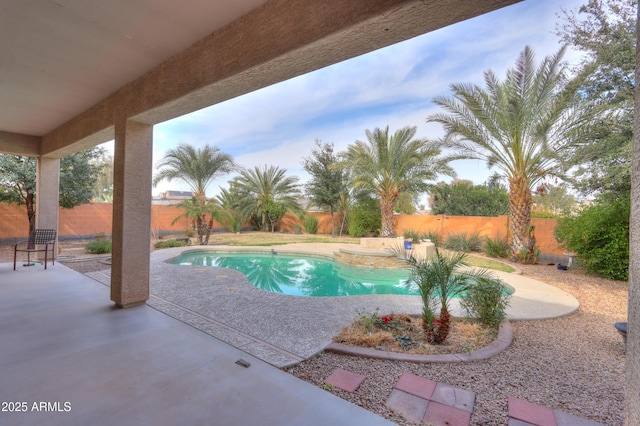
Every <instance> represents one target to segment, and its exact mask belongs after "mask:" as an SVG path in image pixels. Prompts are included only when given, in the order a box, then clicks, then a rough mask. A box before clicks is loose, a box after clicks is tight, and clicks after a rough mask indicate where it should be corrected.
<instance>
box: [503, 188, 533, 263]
mask: <svg viewBox="0 0 640 426" xmlns="http://www.w3.org/2000/svg"><path fill="white" fill-rule="evenodd" d="M531 205H532V199H531V189H530V188H529V182H528V180H527V179H526V178H525V177H523V176H520V177H515V178H512V179H509V208H510V210H511V220H510V221H509V227H510V231H511V261H512V262H518V261H520V262H523V263H529V262H531V261H532V260H533V252H534V247H533V246H534V245H535V239H534V238H532V236H533V230H532V229H531Z"/></svg>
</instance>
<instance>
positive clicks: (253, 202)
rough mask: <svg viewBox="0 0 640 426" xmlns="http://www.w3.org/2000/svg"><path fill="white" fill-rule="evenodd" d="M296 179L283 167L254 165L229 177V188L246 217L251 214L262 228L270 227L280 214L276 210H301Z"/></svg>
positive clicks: (273, 226) (272, 228) (272, 227)
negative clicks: (288, 174)
mask: <svg viewBox="0 0 640 426" xmlns="http://www.w3.org/2000/svg"><path fill="white" fill-rule="evenodd" d="M297 182H298V178H297V177H295V176H286V170H285V169H280V168H279V167H277V166H269V167H267V166H266V165H265V166H264V167H259V166H256V167H254V168H253V169H249V170H243V171H241V172H240V175H239V176H236V177H235V178H234V179H233V180H232V181H231V186H230V190H231V191H232V192H234V193H235V194H236V196H237V197H238V199H239V205H240V209H241V210H242V211H243V212H244V213H245V214H246V215H247V217H253V218H254V220H255V221H256V222H257V224H258V226H259V227H260V228H261V229H263V230H268V229H269V228H270V229H271V230H272V231H273V230H274V229H275V225H276V222H277V220H279V219H280V218H281V217H282V215H280V214H279V213H284V212H286V211H291V212H295V213H300V212H301V211H302V209H301V207H300V205H299V204H298V197H299V196H300V189H299V187H298V184H297ZM276 212H277V213H278V214H276Z"/></svg>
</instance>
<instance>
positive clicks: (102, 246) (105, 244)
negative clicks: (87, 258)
mask: <svg viewBox="0 0 640 426" xmlns="http://www.w3.org/2000/svg"><path fill="white" fill-rule="evenodd" d="M84 251H85V252H87V253H89V254H104V253H111V240H95V241H91V242H90V243H89V244H87V245H86V246H84Z"/></svg>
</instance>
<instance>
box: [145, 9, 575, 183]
mask: <svg viewBox="0 0 640 426" xmlns="http://www.w3.org/2000/svg"><path fill="white" fill-rule="evenodd" d="M583 2H584V1H583V0H563V1H555V0H537V1H525V2H522V3H518V4H516V5H513V6H510V7H507V8H503V9H501V10H498V11H495V12H493V13H490V14H487V15H484V16H480V17H477V18H474V19H471V20H468V21H465V22H462V23H459V24H455V25H452V26H449V27H446V28H443V29H440V30H438V31H435V32H432V33H429V34H425V35H423V36H420V37H416V38H414V39H411V40H408V41H406V42H403V43H400V44H397V45H394V46H390V47H388V48H385V49H380V50H378V51H375V52H371V53H369V54H367V55H363V56H360V57H357V58H354V59H352V60H349V61H345V62H342V63H339V64H335V65H333V66H330V67H327V68H324V69H321V70H318V71H316V72H314V73H310V74H306V75H303V76H300V77H297V78H294V79H291V80H288V81H285V82H283V83H280V84H276V85H273V86H270V87H267V88H264V89H262V90H258V91H256V92H253V93H251V94H248V95H245V96H241V97H238V98H235V99H232V100H229V101H227V102H224V103H222V104H219V105H215V106H212V107H209V108H206V109H203V110H201V111H197V112H195V113H192V114H189V115H186V116H184V117H180V118H177V119H175V120H171V121H169V122H166V123H162V124H160V125H157V126H155V128H154V164H155V162H157V161H158V160H159V159H160V158H162V155H163V154H164V152H165V151H166V150H167V149H169V148H171V147H175V146H177V145H178V144H179V143H188V144H191V145H194V146H198V147H199V146H203V145H204V144H210V145H215V146H217V147H219V148H220V149H221V150H222V151H223V152H226V153H229V154H231V155H232V156H234V158H235V159H236V160H237V161H238V162H239V163H240V164H242V165H243V166H244V167H247V168H251V167H254V166H257V165H263V164H270V165H276V166H278V167H281V168H285V169H287V170H288V171H289V172H290V173H292V174H298V175H299V176H303V173H302V169H301V161H302V158H303V157H304V156H307V155H310V152H311V149H312V147H313V143H314V140H315V139H321V140H323V141H325V142H333V143H334V144H335V147H336V149H337V150H343V149H345V148H346V147H347V145H348V144H350V143H352V142H353V141H354V140H356V139H364V138H365V132H364V131H365V129H373V128H374V127H384V126H386V125H389V127H390V129H391V130H392V131H395V130H397V129H398V128H401V127H404V126H417V127H418V134H417V136H418V137H437V136H439V135H440V134H441V130H440V129H439V127H438V125H435V124H427V123H425V118H426V117H427V116H428V115H429V114H430V113H433V112H435V111H436V110H437V109H436V108H435V107H434V105H433V104H432V103H431V99H432V98H433V97H434V96H438V95H446V94H448V93H449V92H448V91H449V85H450V84H451V83H462V82H473V83H478V84H482V79H483V72H484V71H485V70H487V69H492V70H493V71H494V72H495V73H496V74H497V75H498V76H499V77H501V78H502V77H503V76H504V73H505V71H506V69H507V68H509V67H511V66H513V64H514V62H515V60H516V58H517V56H518V54H519V53H520V52H521V51H522V50H523V49H524V47H525V45H530V46H532V47H533V48H534V49H535V50H536V52H537V55H538V59H541V58H543V57H544V56H546V55H549V54H550V53H553V52H555V51H557V50H558V49H559V47H560V46H559V44H558V39H557V37H556V36H555V34H554V32H555V27H556V23H557V22H558V18H557V16H556V15H557V14H559V13H560V12H561V9H562V8H565V9H570V10H571V9H575V8H576V7H578V6H579V5H581V4H582V3H583ZM565 58H566V59H567V60H570V61H572V62H576V61H577V58H578V55H577V54H576V53H575V52H569V54H568V55H567V56H566V57H565ZM454 165H455V166H456V169H457V170H458V174H459V177H460V178H463V179H471V180H473V181H474V182H476V183H481V182H484V181H485V180H486V178H487V176H488V175H489V171H488V170H487V168H486V166H485V165H484V164H482V163H479V162H477V161H471V160H465V161H464V162H456V163H455V164H454ZM227 180H228V178H224V179H222V180H221V181H220V182H219V183H218V182H216V183H215V184H214V185H213V187H212V188H211V191H210V192H211V193H212V194H213V193H216V192H217V186H218V185H219V184H222V185H225V184H226V181H227ZM169 187H171V188H172V189H183V188H177V187H176V185H173V184H171V185H164V184H161V186H159V187H158V188H157V189H154V193H155V192H157V191H160V190H161V189H160V188H164V189H168V188H169Z"/></svg>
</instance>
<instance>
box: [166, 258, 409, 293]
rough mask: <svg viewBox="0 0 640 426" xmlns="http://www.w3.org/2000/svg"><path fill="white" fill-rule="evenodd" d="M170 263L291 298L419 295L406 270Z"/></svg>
mask: <svg viewBox="0 0 640 426" xmlns="http://www.w3.org/2000/svg"><path fill="white" fill-rule="evenodd" d="M172 263H174V264H179V265H197V266H217V267H220V268H229V269H235V270H236V271H239V272H242V273H243V274H244V275H245V276H246V277H247V279H248V280H249V282H250V283H251V284H253V285H254V286H255V287H258V288H261V289H263V290H267V291H271V292H273V293H282V294H288V295H293V296H355V295H367V294H405V295H412V296H418V295H419V294H420V293H419V292H418V290H417V288H414V286H410V287H408V286H407V285H406V284H405V283H406V281H407V279H408V278H409V271H408V270H404V269H373V268H361V267H355V266H350V265H345V264H342V263H340V262H335V261H333V260H331V259H325V258H321V257H312V256H299V255H295V256H294V255H287V254H276V255H274V254H271V253H216V252H197V253H187V254H183V255H181V256H180V257H179V258H177V259H175V260H174V261H173V262H172Z"/></svg>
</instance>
